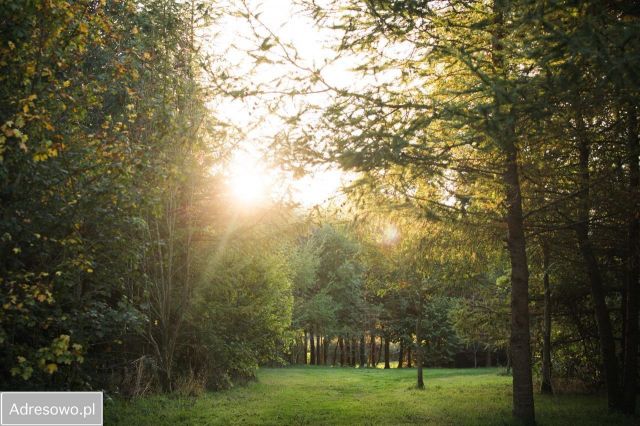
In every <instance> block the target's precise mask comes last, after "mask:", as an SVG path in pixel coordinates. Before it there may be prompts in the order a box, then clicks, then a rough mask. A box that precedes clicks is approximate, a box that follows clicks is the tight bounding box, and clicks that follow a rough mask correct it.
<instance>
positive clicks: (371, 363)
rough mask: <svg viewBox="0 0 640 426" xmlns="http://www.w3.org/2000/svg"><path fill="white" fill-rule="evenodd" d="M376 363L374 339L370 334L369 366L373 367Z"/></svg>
mask: <svg viewBox="0 0 640 426" xmlns="http://www.w3.org/2000/svg"><path fill="white" fill-rule="evenodd" d="M375 362H376V337H375V335H374V334H373V333H372V334H371V351H370V352H369V366H370V367H375Z"/></svg>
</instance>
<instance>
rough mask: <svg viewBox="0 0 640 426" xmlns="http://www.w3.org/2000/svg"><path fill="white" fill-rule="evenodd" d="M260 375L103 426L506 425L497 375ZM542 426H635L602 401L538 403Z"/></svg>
mask: <svg viewBox="0 0 640 426" xmlns="http://www.w3.org/2000/svg"><path fill="white" fill-rule="evenodd" d="M425 372H426V376H425V383H426V389H425V390H423V391H419V390H417V389H415V388H414V381H415V370H414V369H411V370H407V369H403V370H396V369H391V370H381V369H364V370H360V369H348V368H330V367H299V368H283V369H261V370H260V371H259V373H258V382H256V383H251V384H249V385H248V386H243V387H237V388H234V389H231V390H229V391H224V392H217V393H208V394H206V395H203V396H201V397H198V398H175V397H166V396H157V397H149V398H144V399H138V400H135V401H132V402H127V401H109V402H107V404H105V425H113V424H116V425H154V426H160V425H214V424H225V425H226V424H270V425H283V424H295V425H311V424H327V425H334V424H342V425H360V424H379V425H398V424H434V425H505V424H513V421H512V418H511V411H510V410H511V408H510V407H511V377H507V376H501V375H499V374H498V369H495V368H478V369H427V370H425ZM536 416H537V420H538V424H540V425H579V426H587V425H610V424H611V425H614V424H628V425H632V424H640V419H639V418H635V419H625V418H624V417H622V416H616V415H609V414H607V411H606V403H605V400H604V398H602V397H601V396H594V395H591V396H584V395H580V396H577V395H576V396H572V395H562V396H555V397H547V396H541V395H537V396H536Z"/></svg>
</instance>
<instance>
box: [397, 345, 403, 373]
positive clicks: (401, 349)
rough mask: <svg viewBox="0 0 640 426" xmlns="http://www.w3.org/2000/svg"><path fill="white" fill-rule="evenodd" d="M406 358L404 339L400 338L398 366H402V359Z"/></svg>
mask: <svg viewBox="0 0 640 426" xmlns="http://www.w3.org/2000/svg"><path fill="white" fill-rule="evenodd" d="M402 358H404V339H400V352H399V353H398V368H402V361H403V359H402Z"/></svg>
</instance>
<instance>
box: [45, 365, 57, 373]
mask: <svg viewBox="0 0 640 426" xmlns="http://www.w3.org/2000/svg"><path fill="white" fill-rule="evenodd" d="M46 368H47V373H49V374H53V373H55V372H56V371H58V364H54V363H50V364H47V367H46Z"/></svg>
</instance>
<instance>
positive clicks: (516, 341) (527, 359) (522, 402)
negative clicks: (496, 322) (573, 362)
mask: <svg viewBox="0 0 640 426" xmlns="http://www.w3.org/2000/svg"><path fill="white" fill-rule="evenodd" d="M507 139H508V141H509V142H510V143H508V145H507V148H508V149H507V152H506V164H505V166H506V167H505V172H504V176H503V180H504V183H505V186H506V195H507V197H506V200H507V217H506V220H507V229H508V237H507V246H508V249H509V257H510V260H511V339H510V346H511V358H512V360H511V362H512V363H513V414H514V416H515V417H516V418H518V419H520V420H521V421H523V422H524V423H526V424H533V423H535V413H534V407H533V379H532V375H531V342H530V331H529V268H528V265H527V251H526V241H525V235H524V220H523V216H522V196H521V193H520V179H519V172H518V155H517V151H516V147H515V145H514V144H513V139H511V138H507Z"/></svg>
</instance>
